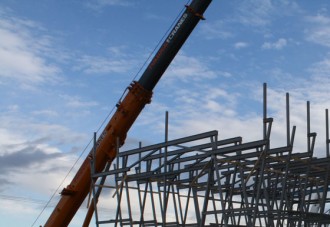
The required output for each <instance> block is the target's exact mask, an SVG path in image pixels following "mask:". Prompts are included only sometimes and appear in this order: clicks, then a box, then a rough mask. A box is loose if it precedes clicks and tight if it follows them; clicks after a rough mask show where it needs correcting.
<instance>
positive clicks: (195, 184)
mask: <svg viewBox="0 0 330 227" xmlns="http://www.w3.org/2000/svg"><path fill="white" fill-rule="evenodd" d="M266 90H267V89H266V85H264V104H263V115H264V116H263V138H261V139H260V140H256V141H253V142H248V143H243V140H242V137H239V136H238V137H235V138H228V139H224V140H219V138H218V132H217V131H210V132H205V133H202V134H198V135H192V136H188V137H184V138H179V139H175V140H170V141H169V140H167V137H168V136H167V130H165V131H166V136H165V141H164V142H162V143H158V144H154V145H150V146H146V147H141V146H140V147H139V148H137V149H133V150H128V151H118V154H117V158H116V159H115V160H114V162H113V163H115V165H114V167H112V168H111V169H109V166H108V168H106V169H105V171H103V172H98V173H95V172H94V173H92V179H97V178H98V180H97V181H94V180H92V182H93V187H92V189H93V190H92V192H93V193H92V194H93V196H94V198H95V197H99V196H100V194H101V193H102V192H101V191H102V189H103V188H108V187H110V188H113V189H112V190H111V192H112V194H113V196H112V198H111V200H112V201H111V204H116V205H113V206H114V207H116V212H115V214H114V213H113V212H111V213H109V214H108V216H107V217H108V218H105V219H104V217H103V216H102V218H103V219H102V220H101V217H100V215H99V214H98V207H97V204H96V203H94V204H93V205H94V206H95V207H94V208H95V220H96V225H97V226H100V225H102V224H105V226H109V224H110V223H112V225H110V226H125V225H127V226H330V213H329V209H330V206H329V205H330V196H329V194H328V191H329V190H330V188H329V184H330V153H329V142H330V141H329V127H328V126H329V123H328V110H326V111H325V120H326V128H325V130H326V146H325V150H324V152H325V158H317V157H314V156H313V153H314V144H315V139H316V133H315V132H311V131H310V106H309V102H307V121H306V122H307V144H308V146H307V149H306V151H305V152H302V151H299V152H296V151H294V150H293V145H294V138H295V130H296V127H295V126H293V127H292V128H291V125H290V105H289V95H288V94H287V96H286V130H287V141H286V146H283V147H271V146H270V138H271V129H272V122H273V119H272V118H270V117H268V116H267V95H266V94H267V91H266ZM166 119H167V118H166ZM167 122H168V121H167V120H166V124H165V125H166V128H167V124H168V123H167ZM91 160H93V159H91ZM91 164H92V166H93V162H91ZM92 171H93V169H92ZM106 177H110V178H111V177H112V178H114V179H115V186H113V185H112V186H110V185H107V184H105V181H104V180H105V178H106ZM94 201H97V199H96V200H94ZM91 206H92V205H91Z"/></svg>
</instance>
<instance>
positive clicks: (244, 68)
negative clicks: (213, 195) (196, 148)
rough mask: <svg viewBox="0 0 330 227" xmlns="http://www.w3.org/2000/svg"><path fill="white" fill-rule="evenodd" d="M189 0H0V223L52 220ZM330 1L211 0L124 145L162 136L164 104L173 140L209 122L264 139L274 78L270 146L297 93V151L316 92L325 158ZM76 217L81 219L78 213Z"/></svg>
mask: <svg viewBox="0 0 330 227" xmlns="http://www.w3.org/2000/svg"><path fill="white" fill-rule="evenodd" d="M186 3H187V1H186V0H176V1H174V0H171V1H161V0H153V1H147V0H140V1H133V0H121V1H119V0H82V1H74V0H67V1H64V0H60V1H55V0H44V1H36V0H31V1H19V0H2V1H1V2H0V95H1V99H0V112H1V114H0V125H1V127H0V220H1V226H32V225H33V226H39V225H40V224H43V223H44V222H45V220H46V219H47V217H48V216H49V214H50V212H51V211H52V209H53V208H54V206H55V204H56V201H57V199H58V192H59V191H56V190H58V188H60V189H61V188H63V187H64V186H65V185H66V184H68V182H69V181H70V179H71V177H72V173H74V172H75V170H76V169H77V167H72V166H73V164H74V163H75V162H76V161H77V159H78V157H79V156H82V157H84V156H86V154H87V152H84V150H89V149H90V145H89V142H90V140H91V138H92V135H93V132H94V131H98V130H100V128H101V130H102V122H104V121H107V116H108V115H109V113H111V111H112V110H113V108H114V106H115V104H116V103H117V101H118V100H119V98H120V97H121V95H122V93H123V91H124V90H125V88H126V87H127V86H128V85H129V83H130V82H131V81H132V80H133V79H134V78H135V76H136V75H137V76H139V75H140V74H141V73H139V70H140V69H141V67H143V64H144V63H145V61H146V60H147V58H148V56H149V55H150V54H151V53H152V50H153V49H154V48H155V47H156V45H157V43H158V42H159V40H160V39H161V37H162V36H163V35H164V33H165V32H166V31H167V30H168V29H169V27H170V25H171V24H172V22H173V21H174V19H175V18H176V17H177V16H178V14H179V13H180V11H181V10H182V8H183V7H184V5H185V4H186ZM329 10H330V5H329V2H328V0H315V1H310V0H299V1H298V0H231V1H225V0H214V1H213V2H212V3H211V5H210V7H209V9H208V10H207V12H206V13H205V17H206V19H207V20H205V21H202V22H201V23H200V24H199V25H198V26H197V28H196V29H195V30H194V32H193V33H192V35H191V37H190V38H189V39H188V41H187V42H186V44H185V45H184V47H183V48H182V49H181V51H180V52H179V54H178V56H177V57H176V58H175V60H174V62H173V63H172V64H171V66H170V67H169V68H168V70H167V72H166V73H165V75H164V77H163V78H162V79H161V81H160V83H159V85H158V86H157V87H156V89H155V90H154V96H153V101H152V103H151V104H150V105H148V106H147V107H146V108H145V109H144V111H143V112H142V114H141V115H140V117H139V119H138V120H137V122H136V123H135V125H134V127H133V128H132V130H131V131H130V133H129V135H128V138H127V141H126V143H127V145H125V147H124V148H123V149H128V148H131V147H136V146H137V145H138V141H142V142H143V144H153V143H158V142H161V141H162V140H163V138H164V115H165V111H169V115H170V127H169V137H170V139H174V138H178V137H182V136H188V135H192V134H197V133H201V132H205V131H208V130H219V135H220V139H221V138H222V139H225V138H229V137H233V136H243V139H244V141H253V140H256V139H260V138H261V136H262V85H263V83H267V84H268V102H269V103H268V105H269V106H268V114H269V116H270V117H274V119H275V120H274V127H273V131H272V133H273V134H272V137H271V139H272V145H274V146H276V145H285V144H286V135H285V132H286V131H285V93H286V92H289V93H290V102H291V114H292V115H291V120H292V125H296V126H297V138H296V143H295V151H297V152H299V151H305V150H306V146H307V145H306V137H305V135H306V101H310V102H311V114H312V117H311V121H312V127H311V130H312V131H315V132H317V133H318V137H317V141H316V148H315V155H316V156H318V157H323V156H324V155H325V109H326V108H329V107H330V100H329V95H330V89H329V85H330V77H329V76H328V72H329V71H330V13H329ZM137 78H138V77H137ZM79 162H80V161H79V160H78V163H77V165H76V166H79ZM71 168H73V170H72V172H71V173H70V174H68V172H69V170H70V169H71ZM67 174H68V177H67V178H66V175H67ZM54 193H55V196H54V198H53V199H52V200H51V201H50V203H49V204H48V207H47V208H46V209H45V210H44V212H43V213H42V214H41V215H40V217H39V218H38V220H37V222H36V223H34V222H35V220H36V219H37V217H38V215H39V214H40V212H41V211H42V210H43V208H44V207H45V205H46V203H47V201H49V199H50V198H51V196H52V195H53V194H54ZM85 211H86V209H85V208H83V209H82V212H81V213H84V212H85ZM79 215H81V214H80V213H79V214H78V217H80V216H79ZM18 217H19V219H20V220H18ZM80 220H81V219H80ZM75 223H77V224H76V225H75ZM72 226H81V223H79V218H77V220H74V222H73V224H72Z"/></svg>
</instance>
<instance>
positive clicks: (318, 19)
mask: <svg viewBox="0 0 330 227" xmlns="http://www.w3.org/2000/svg"><path fill="white" fill-rule="evenodd" d="M306 20H307V22H309V24H311V26H310V27H309V28H308V29H306V30H305V34H306V39H307V40H308V41H311V42H314V43H317V44H320V45H323V46H326V47H330V17H327V16H324V15H317V16H309V17H306Z"/></svg>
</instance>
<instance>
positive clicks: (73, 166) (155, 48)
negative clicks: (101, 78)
mask: <svg viewBox="0 0 330 227" xmlns="http://www.w3.org/2000/svg"><path fill="white" fill-rule="evenodd" d="M190 1H191V0H188V1H187V3H186V5H188V4H189V2H190ZM184 10H185V7H183V8H182V10H181V11H180V12H179V13H178V15H177V16H176V17H175V19H174V20H173V22H172V23H171V25H170V26H169V28H168V29H167V30H166V32H165V33H164V35H163V36H162V38H161V39H160V40H159V41H158V43H157V45H156V46H155V47H154V49H153V50H152V52H151V53H150V54H149V56H148V58H147V60H146V61H145V62H144V63H143V65H142V66H141V67H140V69H139V70H138V72H137V73H136V74H135V76H134V77H133V79H132V81H134V80H135V79H136V78H137V76H138V75H139V74H140V73H141V71H142V70H143V69H144V68H145V66H146V65H147V63H148V62H149V61H150V59H151V57H152V56H153V55H154V54H155V52H156V50H158V49H159V47H160V45H161V43H163V41H164V40H165V38H166V37H167V35H168V34H169V33H170V31H171V30H172V29H173V27H174V25H175V23H176V21H177V20H178V19H179V17H180V16H181V14H182V13H183V12H184ZM126 90H127V89H126ZM126 90H125V91H124V92H123V94H122V96H121V97H120V99H119V100H121V99H122V98H123V96H124V95H125V93H126ZM115 108H116V105H115V106H113V108H112V109H111V111H110V112H109V113H108V115H107V116H106V117H105V119H104V120H103V122H102V123H101V125H100V127H99V128H98V129H97V132H99V131H100V129H101V128H103V126H104V124H105V123H106V121H107V120H108V118H109V117H110V116H111V115H112V113H113V112H114V110H115ZM93 140H94V138H92V139H91V140H90V141H89V142H88V144H87V145H86V146H85V148H84V149H83V151H82V152H81V153H80V155H79V156H78V158H77V159H76V161H75V162H74V163H73V165H72V167H71V168H70V169H69V171H68V173H67V174H66V175H65V177H64V178H63V180H62V181H61V183H60V185H59V186H58V187H57V188H56V190H55V191H54V193H53V194H52V196H51V197H50V199H49V200H48V201H47V203H46V204H45V206H44V207H43V209H42V210H41V212H40V213H39V215H38V216H37V218H36V219H35V220H34V222H33V223H32V225H31V227H33V226H34V225H35V223H36V222H37V221H38V219H39V218H40V216H41V215H42V213H43V212H44V211H45V209H46V208H47V207H48V206H49V204H50V202H51V201H52V200H53V198H54V197H55V195H56V193H57V192H58V191H59V189H60V188H61V187H62V185H63V184H64V182H65V180H66V179H67V178H68V176H69V174H70V173H71V172H72V170H73V169H74V168H75V166H76V164H77V163H78V161H79V160H80V159H81V157H82V156H83V154H84V153H85V152H86V150H87V148H88V147H89V145H90V144H91V143H92V141H93Z"/></svg>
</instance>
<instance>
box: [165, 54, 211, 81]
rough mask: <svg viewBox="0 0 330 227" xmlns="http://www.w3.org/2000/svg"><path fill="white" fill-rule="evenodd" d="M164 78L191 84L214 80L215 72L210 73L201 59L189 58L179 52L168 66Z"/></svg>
mask: <svg viewBox="0 0 330 227" xmlns="http://www.w3.org/2000/svg"><path fill="white" fill-rule="evenodd" d="M166 77H167V78H170V79H175V80H176V79H179V80H180V81H183V82H191V81H201V80H205V79H213V78H216V77H217V72H215V71H212V70H211V69H210V68H209V67H208V66H207V64H205V63H204V62H203V61H202V59H199V58H196V57H190V56H187V55H185V54H184V53H182V52H180V53H179V54H178V55H177V56H176V57H175V59H174V61H173V62H172V64H171V65H170V66H169V68H168V70H167V72H166Z"/></svg>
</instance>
